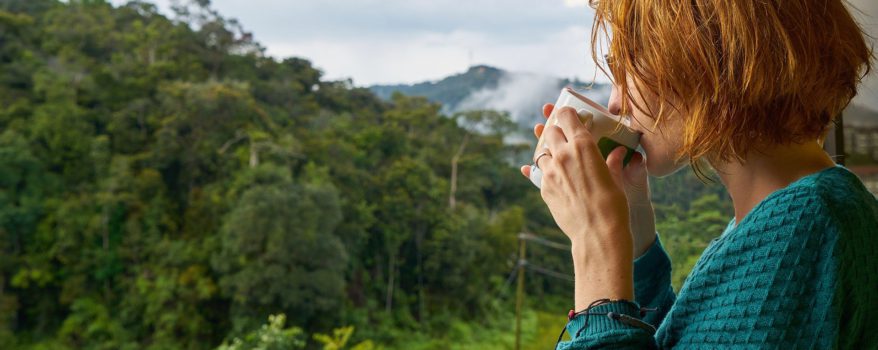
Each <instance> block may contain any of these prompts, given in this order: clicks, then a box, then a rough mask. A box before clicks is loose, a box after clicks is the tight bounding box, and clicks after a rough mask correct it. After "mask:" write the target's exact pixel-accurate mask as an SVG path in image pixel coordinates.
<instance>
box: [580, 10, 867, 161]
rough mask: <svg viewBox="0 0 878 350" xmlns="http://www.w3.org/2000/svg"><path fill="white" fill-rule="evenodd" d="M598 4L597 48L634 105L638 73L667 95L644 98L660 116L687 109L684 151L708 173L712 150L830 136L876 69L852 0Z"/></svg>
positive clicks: (643, 85)
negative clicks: (653, 101) (704, 162)
mask: <svg viewBox="0 0 878 350" xmlns="http://www.w3.org/2000/svg"><path fill="white" fill-rule="evenodd" d="M591 6H592V8H594V9H595V12H596V17H595V21H594V27H593V31H592V37H591V41H592V54H593V57H594V59H595V61H598V57H599V55H598V51H599V50H602V51H603V50H607V51H608V52H606V53H607V54H608V55H607V56H609V57H612V60H608V62H607V63H608V68H609V70H610V73H612V77H613V79H614V83H615V84H617V85H618V86H619V87H620V90H621V91H622V94H621V95H622V96H621V99H622V102H623V103H622V106H623V107H622V108H623V110H622V113H630V111H629V110H627V109H629V107H628V105H629V103H628V101H634V100H632V99H631V96H630V94H629V86H628V85H629V84H628V79H627V78H633V79H631V81H632V82H633V84H634V85H635V87H636V88H637V89H638V90H639V91H641V92H644V90H645V91H647V92H648V93H651V94H654V95H655V96H656V97H657V98H658V100H659V103H658V106H639V105H637V104H636V101H634V103H632V104H634V107H635V108H637V109H639V110H641V111H644V112H646V113H648V114H649V115H651V116H652V117H653V118H655V119H656V124H657V125H660V124H661V122H662V120H663V118H664V117H665V116H666V115H667V114H668V113H670V112H679V113H680V115H681V116H682V118H683V125H684V131H683V134H684V135H683V146H682V148H681V149H680V152H679V154H677V159H682V158H683V157H688V159H689V162H690V164H692V165H693V167H694V168H695V170H696V172H698V165H697V161H698V160H699V159H702V158H704V159H717V160H720V161H729V160H733V159H737V160H742V159H743V157H745V156H746V155H747V154H748V153H749V152H751V151H754V150H756V149H759V148H760V147H763V146H770V145H772V144H785V143H791V142H796V143H801V142H805V141H808V140H815V141H816V140H822V139H823V137H825V135H826V132H827V130H828V127H829V125H830V123H831V122H833V121H834V120H835V119H836V118H837V116H838V115H839V114H840V113H841V111H842V110H843V109H844V108H845V107H846V106H847V105H848V103H849V102H850V100H851V99H852V98H853V97H854V96H855V95H856V94H857V85H858V84H859V83H860V81H861V80H862V78H863V77H865V76H866V75H867V74H868V72H869V71H870V70H871V64H872V63H871V61H872V59H873V52H872V48H871V47H869V46H868V45H867V44H866V39H865V35H866V34H864V32H863V31H862V30H861V28H860V27H859V26H858V24H857V23H856V21H855V20H854V18H853V17H852V16H851V13H850V12H849V11H848V8H846V5H845V4H843V3H842V1H841V0H765V1H753V0H690V1H678V0H601V1H591ZM604 39H606V41H603V40H604ZM602 43H603V44H606V45H607V46H606V47H602V46H601V45H600V44H602ZM599 66H601V65H599ZM601 69H602V70H603V68H601ZM605 73H606V71H605ZM705 157H706V158H705Z"/></svg>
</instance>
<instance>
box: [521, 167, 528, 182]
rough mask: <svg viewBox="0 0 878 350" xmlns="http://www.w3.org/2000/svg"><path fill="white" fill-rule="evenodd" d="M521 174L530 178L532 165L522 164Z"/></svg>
mask: <svg viewBox="0 0 878 350" xmlns="http://www.w3.org/2000/svg"><path fill="white" fill-rule="evenodd" d="M521 175H524V177H526V178H528V179H530V165H522V166H521Z"/></svg>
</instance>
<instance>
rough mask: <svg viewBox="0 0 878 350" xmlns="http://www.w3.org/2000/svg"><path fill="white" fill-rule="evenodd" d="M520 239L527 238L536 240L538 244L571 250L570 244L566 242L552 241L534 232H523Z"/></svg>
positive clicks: (519, 235)
mask: <svg viewBox="0 0 878 350" xmlns="http://www.w3.org/2000/svg"><path fill="white" fill-rule="evenodd" d="M518 238H519V239H523V240H527V241H531V242H534V243H536V244H540V245H543V246H546V247H549V248H554V249H558V250H564V251H570V246H569V245H566V244H561V243H557V242H552V241H550V240H548V239H545V238H542V237H540V236H537V235H535V234H532V233H527V232H522V233H519V234H518Z"/></svg>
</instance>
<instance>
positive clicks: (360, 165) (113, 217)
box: [0, 0, 732, 350]
mask: <svg viewBox="0 0 878 350" xmlns="http://www.w3.org/2000/svg"><path fill="white" fill-rule="evenodd" d="M230 15H234V14H230ZM317 66H319V62H315V63H312V62H309V61H308V60H306V59H303V58H296V57H290V58H283V59H278V58H273V57H270V56H268V55H266V54H265V48H264V47H262V46H261V45H260V44H259V42H258V41H256V38H254V37H253V35H252V34H251V33H249V32H247V31H246V30H245V26H244V24H242V23H239V22H238V21H236V20H234V19H232V18H230V17H224V15H222V14H220V13H218V12H217V11H215V10H214V9H212V8H211V5H210V2H209V0H192V1H189V2H181V3H180V4H178V5H177V6H175V7H174V9H173V13H171V14H163V13H160V12H159V11H158V9H157V8H156V6H154V5H152V4H150V3H148V2H142V1H131V2H129V3H128V4H126V5H122V6H116V7H114V6H113V5H111V4H109V3H107V2H105V1H101V0H69V1H65V2H61V1H56V0H2V1H0V101H2V102H0V251H2V253H0V348H3V349H253V348H260V349H359V350H365V349H507V348H511V347H512V346H513V342H514V338H515V335H514V324H515V317H516V315H515V311H514V310H515V307H514V305H515V287H514V286H515V282H514V279H515V278H516V277H515V274H514V272H515V271H516V269H517V268H518V255H517V254H518V243H519V242H518V234H519V233H520V232H528V233H531V234H534V235H537V236H539V237H541V238H542V239H545V240H548V241H552V242H557V243H560V244H564V243H566V242H565V241H564V240H565V236H564V235H563V234H562V233H561V232H560V231H559V230H558V228H557V226H555V225H554V222H553V219H552V217H551V215H550V214H549V212H548V209H547V208H546V206H545V204H544V203H543V202H542V200H541V198H540V195H539V192H538V190H537V189H536V188H534V187H533V185H532V184H531V183H530V182H529V181H528V180H527V179H525V178H523V177H522V176H521V174H520V173H519V171H518V166H519V165H520V164H522V163H523V160H526V159H527V158H528V157H529V154H531V153H532V152H531V150H532V148H531V147H532V146H531V145H514V144H507V143H504V137H505V136H507V135H510V134H512V133H520V132H521V131H522V126H519V125H516V124H515V123H513V122H512V121H511V119H510V118H509V115H508V114H507V113H504V112H500V111H490V110H482V111H470V112H461V113H455V114H452V115H444V114H442V113H441V112H440V110H441V106H440V105H437V104H435V103H431V102H428V101H427V100H426V99H425V98H422V97H413V96H405V95H401V94H395V95H394V96H393V97H392V99H391V100H390V101H384V100H381V99H379V98H378V97H376V96H375V95H374V94H373V93H372V92H370V91H369V90H367V89H365V88H360V87H356V86H354V85H353V83H352V82H351V81H350V80H341V81H330V80H326V79H324V78H323V73H322V72H321V71H320V69H319V68H317ZM534 108H535V110H536V109H537V108H539V106H534ZM651 181H652V188H653V197H654V201H655V205H656V210H657V222H658V231H659V234H660V235H661V236H662V241H663V243H664V244H665V246H666V248H667V249H668V251H669V253H670V254H671V255H672V258H673V261H674V277H673V279H674V286H675V288H679V287H680V285H681V284H682V283H683V280H684V279H685V276H686V274H687V273H688V271H689V269H690V268H691V267H692V265H693V264H694V263H695V261H696V260H697V258H698V257H699V255H700V253H701V250H702V249H703V248H704V247H705V246H706V245H707V243H708V242H709V241H710V240H711V239H712V238H713V237H715V236H718V235H719V234H720V233H721V232H722V230H723V229H724V228H725V225H726V224H727V223H728V221H729V220H730V219H731V217H732V216H731V215H732V211H731V204H730V202H729V201H728V199H727V195H726V194H725V192H724V190H723V189H722V187H721V186H719V185H718V184H716V183H710V182H709V181H708V182H707V183H702V182H701V181H699V179H697V178H696V177H695V176H694V175H693V174H692V171H691V170H690V169H684V170H682V171H681V172H680V173H678V174H676V175H673V176H671V177H668V178H664V179H652V180H651ZM526 259H527V261H528V266H535V267H539V268H538V269H536V268H534V269H530V268H528V269H527V271H526V279H525V282H526V283H525V291H526V297H525V312H524V313H523V325H524V327H523V329H524V330H523V333H522V338H523V344H524V347H525V348H528V349H531V348H533V349H542V348H547V347H551V346H552V344H554V340H555V339H554V338H555V337H557V334H558V331H560V329H561V327H563V326H564V324H565V322H566V313H567V310H568V309H569V308H570V307H571V306H570V305H571V304H572V293H573V291H572V289H573V285H572V283H570V282H569V281H568V280H566V279H564V278H560V277H563V276H559V274H560V275H571V274H572V272H571V270H572V268H571V263H570V255H569V253H566V252H563V251H559V250H553V249H549V248H546V247H541V246H538V245H533V246H532V247H531V246H529V247H528V253H527V257H526ZM547 271H548V272H552V273H547Z"/></svg>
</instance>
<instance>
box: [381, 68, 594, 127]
mask: <svg viewBox="0 0 878 350" xmlns="http://www.w3.org/2000/svg"><path fill="white" fill-rule="evenodd" d="M565 86H572V87H573V88H575V89H577V90H580V91H582V92H583V93H584V94H585V95H586V96H588V97H589V98H592V99H594V100H595V101H597V102H599V103H601V104H606V103H607V101H608V100H609V96H610V93H609V91H610V86H609V85H606V84H594V85H591V84H588V83H584V82H581V81H578V80H573V81H571V80H569V79H561V78H557V77H552V76H546V75H540V74H534V73H522V72H510V71H506V70H503V69H499V68H495V67H490V66H485V65H479V66H473V67H471V68H470V69H468V70H467V71H466V72H463V73H460V74H455V75H452V76H449V77H446V78H444V79H441V80H438V81H428V82H422V83H417V84H411V85H405V84H399V85H375V86H371V87H369V89H370V90H371V91H372V92H373V93H375V95H377V96H378V97H380V98H382V99H384V100H389V99H390V97H391V96H392V95H393V93H394V92H400V93H402V94H405V95H409V96H423V97H426V98H427V99H429V100H430V101H433V102H436V103H440V104H442V106H443V108H442V112H443V113H446V114H450V113H454V112H460V111H466V110H481V109H491V110H498V111H504V112H508V113H509V114H510V115H511V116H512V119H513V120H515V121H516V122H517V123H518V124H519V125H520V126H522V127H524V128H527V129H529V128H530V127H531V126H532V125H533V123H535V122H537V121H539V120H541V119H542V117H541V115H540V107H541V106H542V105H543V104H544V103H548V102H554V101H555V100H556V99H557V97H558V93H559V92H560V90H561V88H563V87H565Z"/></svg>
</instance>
